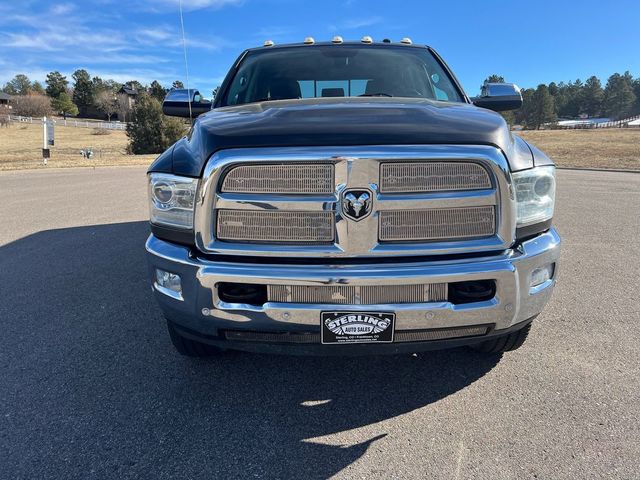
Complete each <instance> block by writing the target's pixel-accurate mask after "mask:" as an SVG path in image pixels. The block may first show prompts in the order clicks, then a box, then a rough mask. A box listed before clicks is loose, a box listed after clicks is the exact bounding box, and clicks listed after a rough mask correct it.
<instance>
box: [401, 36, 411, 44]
mask: <svg viewBox="0 0 640 480" xmlns="http://www.w3.org/2000/svg"><path fill="white" fill-rule="evenodd" d="M400 43H404V44H405V45H411V44H412V43H413V42H412V41H411V39H410V38H409V37H404V38H403V39H402V40H400Z"/></svg>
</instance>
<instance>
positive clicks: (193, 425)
mask: <svg viewBox="0 0 640 480" xmlns="http://www.w3.org/2000/svg"><path fill="white" fill-rule="evenodd" d="M147 234H148V227H147V224H146V222H134V223H124V224H113V225H98V226H89V227H80V228H68V229H62V230H53V231H46V232H41V233H37V234H34V235H31V236H29V237H26V238H23V239H20V240H17V241H15V242H13V243H11V244H8V245H5V246H3V247H0V329H1V331H2V333H3V340H2V349H1V351H0V385H2V387H1V389H0V407H1V409H2V415H3V417H2V418H0V450H1V451H4V452H5V457H4V458H5V462H4V463H5V465H4V472H5V473H7V474H8V475H9V476H10V477H20V476H25V477H30V478H36V477H37V478H73V477H76V478H89V477H92V476H95V477H97V478H127V477H145V478H172V477H181V478H193V477H198V478H237V477H254V478H256V477H257V478H326V477H329V476H331V475H333V474H335V473H337V472H339V471H341V470H342V469H344V468H345V467H347V466H348V465H350V464H351V463H353V462H355V461H356V460H358V459H359V458H360V457H362V456H363V455H364V454H365V453H366V452H367V449H368V448H369V447H370V446H371V445H372V444H375V442H376V441H377V440H379V439H381V438H382V437H384V436H385V435H386V432H385V431H384V427H383V426H380V427H379V428H378V430H379V432H378V433H375V434H373V435H369V436H366V437H364V438H362V440H361V441H360V442H359V443H356V444H351V445H336V444H335V443H336V440H334V439H331V438H326V439H323V438H318V437H323V436H329V435H332V434H337V433H340V432H344V431H347V430H352V429H357V428H359V427H364V426H368V425H372V424H375V423H377V422H381V421H383V420H387V419H390V418H393V417H396V416H399V415H402V414H404V413H407V412H411V411H412V410H415V409H418V408H422V407H425V406H428V405H429V404H432V403H433V402H436V401H438V400H439V399H442V398H443V397H446V396H447V395H450V394H452V393H455V392H457V391H458V390H460V389H463V388H465V387H466V386H468V385H469V384H471V383H473V382H474V381H476V380H477V379H479V378H480V377H482V376H483V375H485V374H486V373H487V372H489V371H490V370H491V369H492V368H493V367H494V366H495V365H496V364H497V362H498V361H499V359H500V357H499V356H494V357H490V356H489V357H488V356H484V355H480V354H475V353H473V352H471V351H467V350H454V351H443V352H433V353H429V354H421V355H419V356H410V355H407V356H392V357H356V358H350V357H345V358H333V357H331V358H301V357H285V356H265V355H252V354H244V353H229V354H226V355H223V356H222V357H221V358H217V359H213V360H192V359H187V358H183V357H180V356H179V355H177V354H176V353H175V352H174V351H173V348H172V346H171V345H170V343H169V339H168V335H167V334H166V329H165V325H164V321H163V319H162V317H161V314H160V312H159V310H158V309H157V307H156V306H155V303H154V300H153V298H152V295H151V291H150V287H149V282H148V280H147V271H146V259H145V257H144V241H145V239H146V236H147ZM356 436H357V435H356ZM417 441H418V442H419V441H420V440H419V439H418V440H417ZM379 454H383V453H379ZM6 459H8V461H7V460H6Z"/></svg>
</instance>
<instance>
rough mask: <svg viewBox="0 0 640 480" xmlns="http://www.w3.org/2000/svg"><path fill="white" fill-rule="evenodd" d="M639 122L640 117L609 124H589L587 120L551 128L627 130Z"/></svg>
mask: <svg viewBox="0 0 640 480" xmlns="http://www.w3.org/2000/svg"><path fill="white" fill-rule="evenodd" d="M638 120H640V115H636V116H635V117H629V118H623V119H621V120H615V121H611V122H590V121H589V120H583V121H577V122H575V123H571V124H568V125H562V124H558V125H556V126H555V127H552V128H560V129H563V130H576V129H577V130H580V129H589V128H627V127H636V126H638V124H637V121H638Z"/></svg>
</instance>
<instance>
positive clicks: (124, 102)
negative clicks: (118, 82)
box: [116, 93, 133, 122]
mask: <svg viewBox="0 0 640 480" xmlns="http://www.w3.org/2000/svg"><path fill="white" fill-rule="evenodd" d="M116 103H117V104H118V107H117V113H118V120H120V121H122V122H126V121H127V120H130V119H131V111H132V110H133V106H132V105H131V99H130V98H129V95H127V94H126V93H119V94H118V95H117V96H116Z"/></svg>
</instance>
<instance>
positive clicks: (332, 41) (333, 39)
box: [331, 35, 344, 43]
mask: <svg viewBox="0 0 640 480" xmlns="http://www.w3.org/2000/svg"><path fill="white" fill-rule="evenodd" d="M342 42H344V40H342V37H341V36H340V35H336V36H335V37H333V38H332V39H331V43H342Z"/></svg>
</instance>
